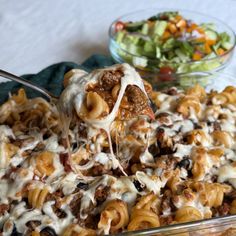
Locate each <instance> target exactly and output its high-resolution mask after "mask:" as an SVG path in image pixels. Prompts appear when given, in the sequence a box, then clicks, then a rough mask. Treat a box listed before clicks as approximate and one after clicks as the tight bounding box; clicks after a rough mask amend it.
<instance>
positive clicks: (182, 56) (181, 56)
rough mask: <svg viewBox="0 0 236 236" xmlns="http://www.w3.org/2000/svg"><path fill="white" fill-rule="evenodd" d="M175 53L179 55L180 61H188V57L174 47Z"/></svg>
mask: <svg viewBox="0 0 236 236" xmlns="http://www.w3.org/2000/svg"><path fill="white" fill-rule="evenodd" d="M175 54H176V55H177V56H178V57H179V59H180V61H182V62H187V61H189V57H188V56H186V55H185V54H184V53H183V52H182V51H181V50H180V49H176V50H175Z"/></svg>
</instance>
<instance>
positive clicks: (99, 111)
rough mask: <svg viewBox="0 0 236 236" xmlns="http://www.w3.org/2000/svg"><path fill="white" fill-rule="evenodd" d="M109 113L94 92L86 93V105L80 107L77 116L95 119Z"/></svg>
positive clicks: (106, 106) (106, 105) (100, 98)
mask: <svg viewBox="0 0 236 236" xmlns="http://www.w3.org/2000/svg"><path fill="white" fill-rule="evenodd" d="M108 113H109V107H108V104H107V103H106V102H105V101H104V100H103V98H102V97H101V96H100V95H99V94H98V93H96V92H92V91H90V92H88V93H87V95H86V103H85V104H83V105H82V107H81V109H80V111H79V112H78V115H79V116H81V117H85V118H87V119H96V118H98V117H101V116H103V115H106V114H108Z"/></svg>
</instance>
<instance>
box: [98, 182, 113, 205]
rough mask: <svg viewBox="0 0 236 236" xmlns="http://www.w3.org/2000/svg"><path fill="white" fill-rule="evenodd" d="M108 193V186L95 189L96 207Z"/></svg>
mask: <svg viewBox="0 0 236 236" xmlns="http://www.w3.org/2000/svg"><path fill="white" fill-rule="evenodd" d="M109 191H110V187H109V186H103V185H100V186H98V187H97V189H96V191H95V199H96V201H97V204H98V205H100V204H101V203H103V202H104V201H105V200H106V199H107V196H108V194H109Z"/></svg>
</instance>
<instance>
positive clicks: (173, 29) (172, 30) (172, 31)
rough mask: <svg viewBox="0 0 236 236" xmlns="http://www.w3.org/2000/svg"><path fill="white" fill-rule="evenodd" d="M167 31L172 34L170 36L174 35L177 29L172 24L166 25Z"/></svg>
mask: <svg viewBox="0 0 236 236" xmlns="http://www.w3.org/2000/svg"><path fill="white" fill-rule="evenodd" d="M167 27H168V29H169V31H170V32H171V33H172V34H174V33H175V32H176V31H177V28H176V26H175V24H173V23H168V26H167Z"/></svg>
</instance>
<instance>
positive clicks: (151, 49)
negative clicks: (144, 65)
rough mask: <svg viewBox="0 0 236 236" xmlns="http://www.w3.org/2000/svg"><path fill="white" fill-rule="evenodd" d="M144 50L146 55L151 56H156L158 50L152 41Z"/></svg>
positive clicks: (146, 44)
mask: <svg viewBox="0 0 236 236" xmlns="http://www.w3.org/2000/svg"><path fill="white" fill-rule="evenodd" d="M143 50H144V54H145V55H149V56H154V55H155V53H156V48H155V45H154V44H153V42H152V41H147V42H146V43H145V44H144V48H143Z"/></svg>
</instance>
